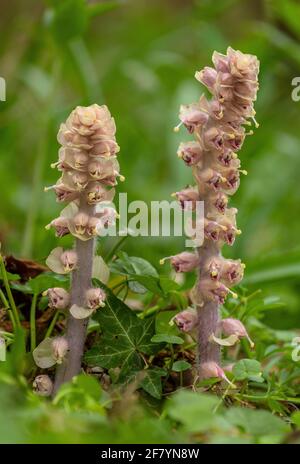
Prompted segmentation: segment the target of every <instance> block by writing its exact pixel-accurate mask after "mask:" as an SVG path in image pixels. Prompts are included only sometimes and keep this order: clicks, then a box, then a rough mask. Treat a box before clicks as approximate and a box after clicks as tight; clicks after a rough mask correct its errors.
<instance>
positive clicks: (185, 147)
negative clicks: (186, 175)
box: [177, 142, 203, 166]
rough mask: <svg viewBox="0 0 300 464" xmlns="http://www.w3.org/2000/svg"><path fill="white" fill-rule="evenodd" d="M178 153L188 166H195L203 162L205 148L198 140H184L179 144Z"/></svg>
mask: <svg viewBox="0 0 300 464" xmlns="http://www.w3.org/2000/svg"><path fill="white" fill-rule="evenodd" d="M177 155H178V157H179V158H182V159H183V161H184V162H185V164H186V165H187V166H193V165H195V164H199V163H200V162H201V160H202V155H203V150H202V148H201V146H200V144H199V143H198V142H184V143H181V144H180V145H179V148H178V151H177Z"/></svg>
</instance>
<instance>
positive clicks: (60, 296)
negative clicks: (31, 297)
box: [43, 287, 70, 309]
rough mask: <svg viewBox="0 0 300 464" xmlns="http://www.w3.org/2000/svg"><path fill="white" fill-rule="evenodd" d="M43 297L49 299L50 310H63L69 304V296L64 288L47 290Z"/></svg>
mask: <svg viewBox="0 0 300 464" xmlns="http://www.w3.org/2000/svg"><path fill="white" fill-rule="evenodd" d="M43 295H45V296H47V297H48V298H49V306H50V308H53V309H65V308H67V307H68V306H69V304H70V295H69V293H68V292H67V291H66V290H65V289H64V288H60V287H54V288H48V290H46V291H45V292H44V293H43Z"/></svg>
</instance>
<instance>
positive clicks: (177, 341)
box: [151, 334, 184, 345]
mask: <svg viewBox="0 0 300 464" xmlns="http://www.w3.org/2000/svg"><path fill="white" fill-rule="evenodd" d="M151 341H152V342H153V343H170V344H172V345H182V343H184V340H183V339H182V338H180V337H177V336H176V335H169V334H156V335H154V336H153V337H152V338H151Z"/></svg>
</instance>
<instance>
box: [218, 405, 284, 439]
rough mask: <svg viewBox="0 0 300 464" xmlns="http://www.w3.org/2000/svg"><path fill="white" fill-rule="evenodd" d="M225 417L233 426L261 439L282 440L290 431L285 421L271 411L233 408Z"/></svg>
mask: <svg viewBox="0 0 300 464" xmlns="http://www.w3.org/2000/svg"><path fill="white" fill-rule="evenodd" d="M225 416H226V419H227V420H228V421H229V423H231V424H232V425H234V426H236V427H240V428H242V430H243V431H244V432H246V433H249V434H251V435H255V436H257V437H260V438H261V437H263V436H274V437H279V438H280V437H282V436H283V435H284V434H285V433H286V432H288V430H289V427H288V425H287V424H285V423H284V421H282V420H281V419H279V417H276V416H274V415H273V414H272V413H271V412H269V411H262V410H252V409H247V408H236V407H232V408H230V409H229V410H227V411H226V413H225Z"/></svg>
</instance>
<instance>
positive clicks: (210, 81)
mask: <svg viewBox="0 0 300 464" xmlns="http://www.w3.org/2000/svg"><path fill="white" fill-rule="evenodd" d="M195 78H196V79H197V81H199V82H201V83H202V84H203V85H205V87H207V88H208V90H210V92H213V90H214V86H215V83H216V79H217V71H216V70H215V69H214V68H211V67H209V66H205V68H204V69H202V70H201V71H197V72H196V73H195Z"/></svg>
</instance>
